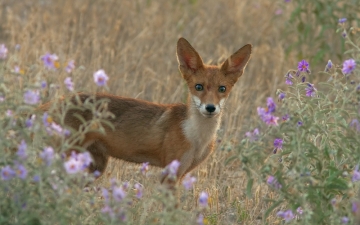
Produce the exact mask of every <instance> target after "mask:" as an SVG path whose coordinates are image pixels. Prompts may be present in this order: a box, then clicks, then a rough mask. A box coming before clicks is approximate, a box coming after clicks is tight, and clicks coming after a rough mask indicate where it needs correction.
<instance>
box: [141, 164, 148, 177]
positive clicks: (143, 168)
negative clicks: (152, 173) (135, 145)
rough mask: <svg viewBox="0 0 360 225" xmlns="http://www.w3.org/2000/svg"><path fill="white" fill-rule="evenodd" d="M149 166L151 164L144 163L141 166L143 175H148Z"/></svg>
mask: <svg viewBox="0 0 360 225" xmlns="http://www.w3.org/2000/svg"><path fill="white" fill-rule="evenodd" d="M149 164H150V163H149V162H144V163H143V164H142V165H141V168H140V172H141V173H142V175H146V172H147V171H148V170H149Z"/></svg>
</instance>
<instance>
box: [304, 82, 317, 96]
mask: <svg viewBox="0 0 360 225" xmlns="http://www.w3.org/2000/svg"><path fill="white" fill-rule="evenodd" d="M305 91H306V96H308V97H315V93H316V88H315V87H314V85H313V84H311V83H307V87H306V88H305Z"/></svg>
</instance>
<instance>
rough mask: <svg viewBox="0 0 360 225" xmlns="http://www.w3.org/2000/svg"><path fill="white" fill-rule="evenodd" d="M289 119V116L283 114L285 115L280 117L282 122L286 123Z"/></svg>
mask: <svg viewBox="0 0 360 225" xmlns="http://www.w3.org/2000/svg"><path fill="white" fill-rule="evenodd" d="M289 119H290V116H289V114H285V115H284V116H283V117H282V121H283V122H286V121H288V120H289Z"/></svg>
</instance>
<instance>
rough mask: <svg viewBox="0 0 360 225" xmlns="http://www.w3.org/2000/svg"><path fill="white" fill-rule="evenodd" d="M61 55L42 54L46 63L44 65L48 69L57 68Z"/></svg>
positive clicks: (42, 58)
mask: <svg viewBox="0 0 360 225" xmlns="http://www.w3.org/2000/svg"><path fill="white" fill-rule="evenodd" d="M58 59H59V57H58V56H57V55H55V54H50V53H46V54H45V55H43V56H41V60H42V61H43V63H44V66H45V67H46V68H47V69H56V68H58V67H59V63H58Z"/></svg>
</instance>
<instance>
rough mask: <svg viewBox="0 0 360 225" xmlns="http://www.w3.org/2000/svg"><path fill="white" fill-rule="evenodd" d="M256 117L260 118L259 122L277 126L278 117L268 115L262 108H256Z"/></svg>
mask: <svg viewBox="0 0 360 225" xmlns="http://www.w3.org/2000/svg"><path fill="white" fill-rule="evenodd" d="M257 112H258V115H259V116H260V118H261V120H262V121H264V122H265V123H266V124H267V125H274V126H277V125H278V123H277V121H278V119H279V117H275V116H273V115H272V114H270V113H268V112H267V110H265V109H264V108H260V107H258V108H257Z"/></svg>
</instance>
